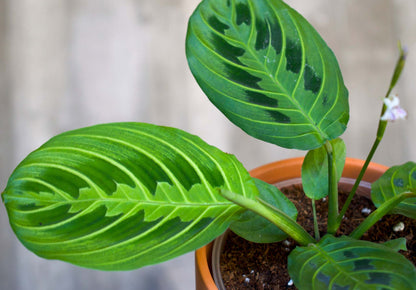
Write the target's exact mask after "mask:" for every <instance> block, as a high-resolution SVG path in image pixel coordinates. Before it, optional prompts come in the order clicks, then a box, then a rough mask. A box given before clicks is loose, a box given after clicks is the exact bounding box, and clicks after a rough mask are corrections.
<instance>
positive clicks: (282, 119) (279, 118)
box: [267, 110, 290, 124]
mask: <svg viewBox="0 0 416 290" xmlns="http://www.w3.org/2000/svg"><path fill="white" fill-rule="evenodd" d="M267 112H268V113H269V114H270V116H271V117H272V118H273V119H274V120H275V122H277V123H284V124H288V123H290V117H289V116H287V115H285V114H283V113H280V112H279V111H273V110H268V111H267Z"/></svg>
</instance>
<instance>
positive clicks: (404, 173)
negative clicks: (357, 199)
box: [371, 162, 416, 219]
mask: <svg viewBox="0 0 416 290" xmlns="http://www.w3.org/2000/svg"><path fill="white" fill-rule="evenodd" d="M404 192H416V163H414V162H407V163H405V164H403V165H398V166H393V167H391V168H389V169H388V170H387V171H386V172H385V173H384V174H383V176H382V177H380V178H379V179H378V180H377V181H376V182H374V183H373V184H372V185H371V199H372V200H373V203H374V204H375V205H376V206H377V207H379V206H380V205H382V204H383V203H385V202H386V201H388V200H390V199H391V198H394V197H395V196H397V195H400V194H401V193H404ZM393 213H398V214H402V215H405V216H407V217H410V218H414V219H416V198H408V199H406V200H404V201H402V202H401V203H400V204H399V205H398V206H397V207H396V208H395V209H394V210H393Z"/></svg>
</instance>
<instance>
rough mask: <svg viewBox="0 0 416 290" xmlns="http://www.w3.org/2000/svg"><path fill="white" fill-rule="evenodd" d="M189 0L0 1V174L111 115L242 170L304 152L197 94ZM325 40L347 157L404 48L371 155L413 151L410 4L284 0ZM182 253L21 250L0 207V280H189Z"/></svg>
mask: <svg viewBox="0 0 416 290" xmlns="http://www.w3.org/2000/svg"><path fill="white" fill-rule="evenodd" d="M197 3H198V0H117V1H116V0H72V1H67V0H0V183H1V188H2V189H3V188H4V186H5V183H6V181H7V177H8V175H9V174H10V173H11V171H12V170H13V168H14V167H15V166H16V165H17V164H18V162H19V161H21V160H22V158H23V157H24V156H25V155H26V154H28V153H29V152H30V151H32V150H34V149H35V148H36V147H38V146H39V145H41V144H42V143H43V142H45V141H46V140H47V139H49V138H50V137H52V136H53V135H55V134H57V133H59V132H62V131H65V130H69V129H74V128H78V127H82V126H87V125H91V124H96V123H102V122H112V121H143V122H152V123H157V124H161V125H169V126H175V127H179V128H182V129H185V130H187V131H190V132H192V133H195V134H198V135H200V136H201V137H202V138H203V139H205V140H206V141H208V142H209V143H211V144H213V145H216V146H218V147H220V148H221V149H223V150H225V151H227V152H232V153H234V154H236V155H237V157H238V158H239V159H240V160H241V161H242V162H243V163H244V164H245V165H246V166H247V167H248V168H253V167H256V166H259V165H261V164H264V163H268V162H271V161H274V160H277V159H281V158H287V157H291V156H300V155H303V154H304V152H299V151H289V150H284V149H280V148H276V147H275V146H272V145H268V144H266V143H263V142H260V141H257V140H254V139H252V138H251V137H248V136H246V135H245V134H244V133H242V132H241V131H240V130H239V129H237V128H235V127H234V126H233V125H231V124H230V123H229V122H228V121H227V120H226V119H225V118H224V117H223V116H222V115H221V114H220V113H219V112H218V111H217V110H216V109H215V108H214V107H213V106H212V105H211V104H210V103H209V102H208V101H207V99H206V98H205V97H204V96H203V94H202V93H201V91H200V89H199V88H198V87H197V85H196V83H195V81H194V80H193V78H192V76H191V74H190V72H189V70H188V68H187V64H186V60H185V55H184V39H185V32H186V23H187V18H188V17H189V15H190V14H191V12H192V10H193V9H194V8H195V6H196V5H197ZM288 3H289V4H291V5H292V6H294V7H295V8H297V9H298V10H299V11H300V12H301V13H303V15H304V16H305V17H306V18H307V19H309V20H310V21H311V22H312V23H313V24H314V25H315V27H316V28H317V29H318V31H320V32H321V34H322V35H323V37H324V38H325V39H326V40H327V42H328V43H329V45H330V46H331V47H332V48H333V50H334V52H335V54H336V55H337V57H338V60H339V62H340V65H341V68H342V70H343V74H344V79H345V81H346V84H347V86H348V88H349V91H350V104H351V111H352V112H351V121H350V124H349V129H348V131H347V132H346V133H345V135H344V136H343V137H344V140H345V141H346V143H347V146H348V156H351V157H358V158H364V157H365V156H366V153H367V151H368V149H369V147H370V144H371V142H372V137H373V136H374V132H375V128H376V124H377V119H378V117H379V112H380V108H381V102H382V101H381V99H382V97H383V96H384V93H385V91H386V88H387V85H388V82H389V80H390V77H391V70H392V68H393V66H394V64H395V61H396V57H397V41H398V40H401V41H402V43H403V44H405V45H406V46H407V47H408V49H409V57H408V62H407V66H406V69H405V73H404V76H403V78H402V79H401V81H400V84H399V86H398V87H397V89H396V92H397V93H399V95H400V97H401V100H402V103H403V105H404V106H405V107H406V108H407V109H408V111H409V118H408V120H407V121H405V122H398V123H395V124H392V125H391V126H390V127H389V128H388V130H387V133H386V138H387V139H386V140H385V141H384V142H383V144H382V148H381V149H380V151H379V152H378V153H377V155H376V157H375V161H377V162H379V163H384V164H386V165H393V164H397V163H401V162H404V161H406V160H410V159H413V160H415V159H416V150H414V149H413V147H414V146H413V145H412V144H415V143H416V138H415V134H413V131H414V126H415V125H416V118H415V112H416V110H415V109H416V108H415V104H416V98H415V93H416V79H415V76H416V1H414V0H288ZM193 283H194V277H193V256H192V254H189V255H186V256H184V257H181V258H179V259H177V260H174V261H171V262H169V263H165V264H162V265H158V266H152V267H149V268H144V269H140V270H137V271H131V272H125V273H106V272H98V271H91V270H85V269H81V268H77V267H74V266H71V265H68V264H64V263H61V262H54V261H46V260H42V259H39V258H37V257H36V256H34V255H33V254H31V253H29V252H28V251H27V250H26V249H24V248H23V247H22V246H21V245H20V244H19V243H18V241H17V240H16V238H15V237H14V235H13V233H12V232H11V230H10V228H9V226H8V220H7V216H6V213H5V210H4V206H3V205H1V206H0V289H4V290H15V289H16V290H26V289H31V290H49V289H50V290H55V289H60V290H72V289H101V290H105V289H120V290H124V289H152V290H156V289H192V288H193Z"/></svg>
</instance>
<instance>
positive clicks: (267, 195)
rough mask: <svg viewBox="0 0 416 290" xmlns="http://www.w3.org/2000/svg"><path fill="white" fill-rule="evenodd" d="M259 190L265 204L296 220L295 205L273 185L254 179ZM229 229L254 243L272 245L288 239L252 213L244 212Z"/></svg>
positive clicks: (270, 224)
mask: <svg viewBox="0 0 416 290" xmlns="http://www.w3.org/2000/svg"><path fill="white" fill-rule="evenodd" d="M254 181H255V183H256V186H257V188H258V189H259V192H260V195H259V197H260V198H261V199H262V200H264V201H266V202H267V203H269V204H271V205H273V206H275V207H276V208H279V209H281V210H282V211H283V212H284V213H286V214H287V215H288V216H290V217H291V218H292V219H294V220H296V217H297V214H298V211H297V209H296V207H295V205H294V204H293V203H292V202H291V201H290V200H289V199H288V198H287V197H286V196H285V195H284V194H283V193H282V192H281V191H280V190H279V189H278V188H277V187H276V186H274V185H272V184H268V183H267V182H264V181H261V180H259V179H254ZM230 229H231V230H232V231H233V232H234V233H236V234H237V235H239V236H240V237H242V238H244V239H246V240H248V241H251V242H255V243H274V242H279V241H282V240H284V239H286V238H287V237H288V235H287V234H286V233H284V232H283V231H282V230H280V229H279V228H278V227H276V226H275V225H274V224H272V223H271V222H270V221H268V220H267V219H265V218H264V217H262V216H260V215H258V214H255V213H254V212H252V211H246V212H245V213H244V214H242V215H240V216H239V218H238V220H236V221H234V222H233V223H232V224H231V226H230Z"/></svg>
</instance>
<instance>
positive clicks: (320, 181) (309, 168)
mask: <svg viewBox="0 0 416 290" xmlns="http://www.w3.org/2000/svg"><path fill="white" fill-rule="evenodd" d="M330 142H331V145H332V148H333V154H334V158H335V163H336V170H337V180H338V181H339V180H340V178H341V175H342V170H343V169H344V164H345V157H346V147H345V143H344V141H343V140H341V139H339V138H338V139H335V140H332V141H330ZM328 182H329V181H328V154H327V152H326V150H325V146H322V147H320V148H318V149H314V150H311V151H309V152H308V153H307V154H306V156H305V160H304V161H303V164H302V184H303V190H304V192H305V194H306V195H307V196H308V197H309V198H311V199H315V200H319V199H321V198H324V197H326V196H327V195H328Z"/></svg>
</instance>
